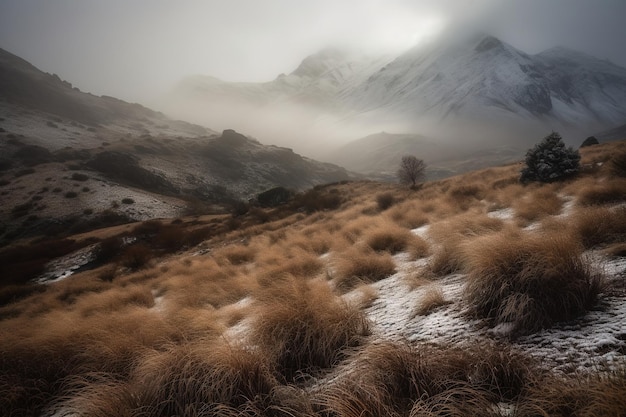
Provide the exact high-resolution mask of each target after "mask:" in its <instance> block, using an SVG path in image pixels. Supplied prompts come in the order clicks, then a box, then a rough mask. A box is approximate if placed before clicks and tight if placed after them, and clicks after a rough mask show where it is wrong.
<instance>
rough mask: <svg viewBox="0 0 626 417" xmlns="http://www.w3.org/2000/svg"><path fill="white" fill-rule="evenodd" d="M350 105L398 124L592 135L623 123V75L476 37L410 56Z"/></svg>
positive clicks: (579, 59) (588, 60) (589, 60)
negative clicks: (403, 119) (482, 124)
mask: <svg viewBox="0 0 626 417" xmlns="http://www.w3.org/2000/svg"><path fill="white" fill-rule="evenodd" d="M347 100H348V101H349V102H350V103H352V105H353V106H354V107H355V108H357V109H359V110H360V111H372V110H384V111H385V112H386V113H392V114H394V115H396V117H397V115H399V114H400V115H406V116H407V117H413V118H417V119H431V120H439V121H451V120H454V119H458V118H461V119H465V120H480V121H484V120H489V119H493V118H505V119H507V122H508V120H523V121H527V122H528V123H530V122H533V121H534V122H538V123H540V124H546V125H550V124H553V125H555V126H563V127H567V126H576V127H582V128H584V129H586V130H588V131H593V130H595V129H597V128H598V127H600V126H613V125H616V124H619V123H622V122H623V121H624V120H625V119H626V104H625V103H626V69H624V68H620V67H618V66H616V65H614V64H611V63H609V62H606V61H601V60H599V59H596V58H593V57H591V56H587V55H584V54H581V53H578V52H575V51H570V50H567V49H564V48H554V49H550V50H548V51H545V52H542V53H540V54H537V55H528V54H526V53H524V52H522V51H520V50H518V49H516V48H514V47H512V46H511V45H508V44H506V43H505V42H502V41H501V40H499V39H497V38H495V37H493V36H479V37H475V38H472V39H470V40H469V41H467V40H465V41H464V42H460V43H451V44H450V45H447V46H446V47H444V48H441V47H439V46H438V47H434V46H431V47H430V48H428V49H426V50H424V49H423V48H417V49H414V50H411V51H408V52H407V53H405V54H403V55H401V56H399V57H398V58H396V59H395V60H394V61H393V62H391V63H390V64H389V65H387V66H386V67H384V68H382V69H381V70H379V71H378V72H377V73H375V74H373V75H372V76H371V77H369V78H368V79H367V81H366V82H364V83H362V84H361V85H359V86H357V87H356V88H355V89H354V90H352V91H351V92H350V93H349V94H348V95H347Z"/></svg>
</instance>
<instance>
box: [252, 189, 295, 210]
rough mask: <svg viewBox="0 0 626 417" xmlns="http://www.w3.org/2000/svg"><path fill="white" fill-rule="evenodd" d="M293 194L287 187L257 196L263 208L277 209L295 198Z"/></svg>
mask: <svg viewBox="0 0 626 417" xmlns="http://www.w3.org/2000/svg"><path fill="white" fill-rule="evenodd" d="M293 194H294V193H293V192H292V191H289V190H288V189H286V188H285V187H276V188H272V189H270V190H267V191H264V192H262V193H261V194H259V195H258V196H257V201H258V202H259V204H260V205H261V207H276V206H279V205H281V204H285V203H286V202H288V201H289V200H290V199H291V197H293Z"/></svg>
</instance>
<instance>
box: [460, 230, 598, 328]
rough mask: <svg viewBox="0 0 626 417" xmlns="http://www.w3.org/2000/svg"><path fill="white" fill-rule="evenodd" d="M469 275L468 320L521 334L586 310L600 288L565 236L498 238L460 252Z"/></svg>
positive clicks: (476, 242) (491, 237)
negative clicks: (507, 326)
mask: <svg viewBox="0 0 626 417" xmlns="http://www.w3.org/2000/svg"><path fill="white" fill-rule="evenodd" d="M464 252H465V256H466V259H467V261H466V262H467V265H468V270H469V275H468V278H467V284H466V287H465V299H466V301H467V303H468V305H469V308H470V312H471V314H472V316H473V317H476V318H482V319H487V320H488V321H489V322H490V323H491V324H493V325H497V324H501V323H511V324H512V325H513V334H525V333H531V332H534V331H537V330H540V329H542V328H545V327H549V326H551V325H552V324H553V323H555V322H558V321H563V320H569V319H572V318H574V317H576V316H578V315H580V314H582V313H584V312H585V311H587V310H589V309H590V308H591V307H592V306H593V305H594V304H595V302H596V300H597V296H598V294H599V293H600V290H601V287H602V281H601V278H600V276H599V275H597V274H596V273H595V272H594V271H592V270H591V268H590V266H589V265H587V263H586V262H585V260H584V259H583V258H582V256H581V253H582V250H581V247H580V246H579V245H578V244H577V243H576V242H575V241H573V240H572V239H571V238H570V237H568V236H563V235H551V236H550V235H545V236H541V235H531V234H515V235H507V234H498V235H489V236H485V237H482V238H478V239H475V240H474V241H472V242H471V244H468V245H466V246H465V248H464Z"/></svg>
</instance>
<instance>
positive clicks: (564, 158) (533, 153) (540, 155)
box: [520, 132, 580, 183]
mask: <svg viewBox="0 0 626 417" xmlns="http://www.w3.org/2000/svg"><path fill="white" fill-rule="evenodd" d="M579 166H580V154H579V153H578V151H577V150H574V149H572V148H571V147H569V148H566V147H565V144H564V143H563V139H562V138H561V135H559V134H558V133H557V132H552V133H551V134H549V135H548V136H546V137H545V138H543V140H542V141H541V142H539V143H538V144H537V145H535V146H534V147H533V148H532V149H529V150H528V152H526V167H525V168H524V169H522V174H521V177H520V181H521V182H523V183H527V182H530V181H539V182H554V181H559V180H561V179H564V178H567V177H571V176H572V175H575V174H576V173H578V170H579Z"/></svg>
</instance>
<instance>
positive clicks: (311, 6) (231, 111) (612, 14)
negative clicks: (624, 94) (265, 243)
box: [0, 0, 626, 156]
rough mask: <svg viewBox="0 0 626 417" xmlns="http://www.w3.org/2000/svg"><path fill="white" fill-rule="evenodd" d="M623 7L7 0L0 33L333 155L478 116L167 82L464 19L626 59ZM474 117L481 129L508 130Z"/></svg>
mask: <svg viewBox="0 0 626 417" xmlns="http://www.w3.org/2000/svg"><path fill="white" fill-rule="evenodd" d="M623 16H626V2H624V1H622V0H551V1H549V2H548V1H544V0H473V1H467V0H438V1H434V0H388V1H382V0H358V1H357V0H346V1H341V2H336V1H331V0H320V1H316V2H294V1H291V0H268V1H263V2H258V1H254V0H212V1H208V2H207V1H202V0H183V1H179V2H171V1H168V0H134V1H132V2H128V1H122V0H110V1H106V2H103V1H97V0H85V1H80V2H77V1H73V0H55V1H48V0H20V1H8V0H0V47H2V48H4V49H7V50H9V51H10V52H12V53H15V54H17V55H19V56H20V57H22V58H24V59H26V60H27V61H29V62H31V63H33V64H34V65H35V66H37V67H38V68H40V69H42V70H43V71H46V72H49V73H56V74H58V75H59V76H60V77H61V78H62V79H64V80H67V81H69V82H71V83H72V84H73V85H74V86H76V87H78V88H80V89H81V90H82V91H86V92H91V93H93V94H96V95H109V96H114V97H117V98H120V99H123V100H126V101H129V102H138V103H141V104H144V105H147V106H148V107H152V108H155V109H156V110H162V111H164V112H165V113H166V114H168V115H171V116H173V117H176V118H180V119H183V120H188V121H191V122H195V123H198V124H202V125H204V126H206V127H209V128H211V129H214V130H217V131H220V130H222V129H226V128H232V129H236V130H238V131H241V132H242V133H244V134H246V135H249V136H252V137H256V138H257V139H259V140H260V141H261V142H263V143H266V144H276V145H279V146H287V147H291V148H294V150H296V151H298V152H302V153H304V154H306V155H311V156H323V155H324V154H327V153H328V152H329V151H328V149H330V148H332V147H337V146H340V145H341V144H343V143H345V142H347V141H349V140H353V139H356V138H359V137H363V136H366V135H368V134H371V133H375V132H380V131H388V132H399V133H402V132H415V133H421V134H425V135H429V136H432V137H436V138H438V139H440V140H446V139H448V140H461V139H460V138H462V137H463V134H467V130H466V129H464V128H463V127H460V128H459V127H456V126H442V125H441V123H439V122H438V121H437V120H420V121H419V123H407V122H406V121H402V120H394V115H393V114H386V115H383V116H381V117H376V118H374V117H372V118H370V117H368V116H367V115H359V114H355V115H350V116H348V117H346V116H344V115H342V116H341V117H340V116H337V113H336V112H335V111H334V110H333V109H326V108H320V107H316V106H310V105H308V104H304V105H303V104H301V103H296V104H294V103H293V102H283V103H273V104H272V105H269V106H268V105H258V106H257V105H251V104H249V103H245V102H243V101H228V100H226V99H224V100H222V101H221V102H220V101H214V102H212V103H200V102H196V103H193V104H189V103H186V104H183V102H182V101H177V100H176V99H175V98H173V97H172V96H171V95H170V93H171V91H172V90H173V89H174V88H175V87H176V86H177V85H178V84H179V83H180V82H181V80H184V79H185V78H186V77H189V76H193V75H203V76H212V77H217V78H219V79H221V80H224V81H230V82H235V81H236V82H250V83H259V82H269V81H271V80H274V79H276V77H277V76H278V75H279V74H281V73H285V74H289V73H291V72H292V71H293V70H294V69H296V68H297V67H298V65H299V64H300V62H301V61H302V60H303V59H304V58H305V57H306V56H308V55H310V54H313V53H316V52H317V51H319V50H320V49H322V48H326V47H339V48H347V49H350V50H355V51H360V52H363V53H368V54H379V55H383V54H390V55H394V54H395V55H397V54H400V53H402V52H403V51H406V50H408V49H409V48H412V47H415V46H419V45H422V44H428V43H429V42H433V41H434V40H436V39H437V38H438V37H439V36H442V34H450V33H456V32H459V31H463V30H483V31H485V32H488V33H492V34H493V35H495V36H497V37H499V38H500V39H502V40H503V41H505V42H507V43H510V44H511V45H513V46H515V47H517V48H519V49H521V50H523V51H525V52H528V53H530V54H533V53H538V52H540V51H542V50H545V49H548V48H551V47H553V46H557V45H562V46H566V47H569V48H573V49H576V50H580V51H582V52H585V53H588V54H590V55H594V56H596V57H598V58H601V59H608V60H611V61H612V62H614V63H616V64H618V65H621V66H626V49H625V48H624V47H623V45H624V43H625V42H626V35H625V32H624V30H623ZM473 129H474V130H475V131H476V132H477V133H476V135H475V136H477V137H483V138H488V137H490V136H493V137H494V138H497V137H498V135H499V133H496V132H494V131H481V130H480V126H475V127H473ZM520 136H521V135H520ZM490 140H491V139H490ZM494 140H496V139H494ZM576 140H578V138H576Z"/></svg>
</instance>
